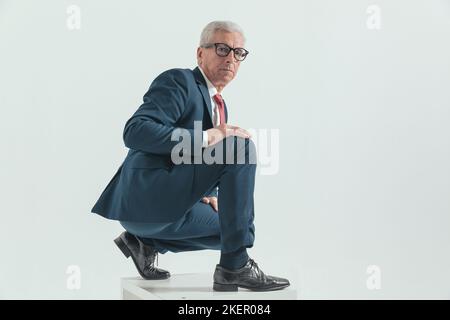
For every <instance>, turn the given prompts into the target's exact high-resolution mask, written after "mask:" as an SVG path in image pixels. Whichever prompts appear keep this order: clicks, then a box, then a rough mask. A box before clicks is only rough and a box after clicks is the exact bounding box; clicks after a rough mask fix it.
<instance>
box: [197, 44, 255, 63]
mask: <svg viewBox="0 0 450 320" xmlns="http://www.w3.org/2000/svg"><path fill="white" fill-rule="evenodd" d="M219 45H224V46H226V47H227V48H228V49H229V51H228V53H227V54H226V55H225V56H223V55H220V54H219V53H218V51H217V50H218V46H219ZM213 46H214V47H215V51H216V54H217V55H218V56H219V57H228V55H229V54H230V52H231V51H233V55H234V57H235V58H236V60H237V61H244V60H245V58H247V56H248V54H249V53H250V52H249V51H248V50H247V49H244V48H232V47H230V46H229V45H227V44H226V43H221V42H216V43H207V44H204V45H202V47H203V48H212V47H213ZM238 49H239V50H244V52H245V55H244V58H242V60H240V59H238V57H236V50H238Z"/></svg>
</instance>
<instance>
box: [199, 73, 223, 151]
mask: <svg viewBox="0 0 450 320" xmlns="http://www.w3.org/2000/svg"><path fill="white" fill-rule="evenodd" d="M198 68H199V69H200V71H201V73H202V75H203V78H205V80H206V85H207V87H208V92H209V98H210V99H211V106H213V109H212V119H211V120H212V123H213V126H214V127H217V126H218V125H219V124H220V116H219V107H218V106H217V103H216V101H215V100H214V98H213V97H214V96H215V95H216V94H217V89H216V87H214V85H213V84H212V83H211V81H209V79H208V77H207V76H206V75H205V73H204V72H203V70H202V68H200V66H199V67H198ZM202 146H203V147H204V148H206V147H207V146H208V132H206V131H203V145H202Z"/></svg>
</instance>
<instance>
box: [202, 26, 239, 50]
mask: <svg viewBox="0 0 450 320" xmlns="http://www.w3.org/2000/svg"><path fill="white" fill-rule="evenodd" d="M217 31H225V32H237V33H240V34H241V36H242V38H244V43H245V36H244V31H243V30H242V28H241V27H240V26H238V25H237V24H236V23H234V22H231V21H212V22H210V23H208V24H207V25H206V27H205V28H203V31H202V34H201V35H200V47H202V46H204V45H206V44H209V43H211V40H212V38H213V36H214V33H216V32H217Z"/></svg>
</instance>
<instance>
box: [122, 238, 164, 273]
mask: <svg viewBox="0 0 450 320" xmlns="http://www.w3.org/2000/svg"><path fill="white" fill-rule="evenodd" d="M114 243H115V244H116V245H117V246H118V247H119V249H120V251H122V253H123V254H124V256H125V257H126V258H127V259H128V258H129V257H130V256H131V259H132V260H133V263H134V266H135V267H136V269H137V271H138V272H139V274H140V275H141V277H142V278H144V279H145V280H165V279H169V278H170V274H169V275H168V276H167V277H165V278H149V277H147V276H145V275H144V274H142V273H141V270H140V269H139V267H138V264H137V263H136V261H135V260H134V257H133V255H132V254H131V251H130V249H128V247H127V245H126V244H125V242H124V241H123V240H122V238H120V237H118V238H116V239H114Z"/></svg>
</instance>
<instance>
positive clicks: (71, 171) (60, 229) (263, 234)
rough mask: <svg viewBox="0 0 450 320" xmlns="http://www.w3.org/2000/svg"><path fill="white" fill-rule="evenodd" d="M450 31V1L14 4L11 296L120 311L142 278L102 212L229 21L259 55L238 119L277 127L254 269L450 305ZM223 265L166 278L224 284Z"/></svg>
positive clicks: (243, 75) (305, 293) (0, 117)
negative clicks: (115, 305)
mask: <svg viewBox="0 0 450 320" xmlns="http://www.w3.org/2000/svg"><path fill="white" fill-rule="evenodd" d="M71 4H75V5H78V6H79V7H80V8H81V29H80V30H69V29H68V28H67V26H66V20H67V17H68V14H67V13H66V9H67V7H68V6H69V5H71ZM371 4H376V5H378V6H379V7H380V8H381V18H382V24H381V29H380V30H369V29H368V28H367V27H366V21H367V19H368V14H367V13H366V9H367V7H368V6H369V5H371ZM449 18H450V1H447V0H433V1H430V0H428V1H423V0H422V1H419V0H416V1H411V0H408V1H406V0H401V1H400V0H396V1H392V0H390V1H388V0H384V1H381V0H380V1H364V0H351V1H350V0H347V1H332V0H328V1H326V0H320V1H318V0H308V1H299V0H295V1H281V0H280V1H242V0H241V1H233V0H230V1H225V2H224V1H211V0H201V1H189V2H188V1H133V2H130V1H106V0H102V1H87V0H84V1H81V0H74V1H60V0H54V1H39V2H38V1H12V0H11V1H4V0H3V1H0V108H1V109H0V110H1V114H0V121H1V127H0V139H1V156H2V157H1V166H0V194H1V201H0V213H1V222H0V243H1V258H0V261H1V263H0V298H32V299H35V298H43V299H47V298H58V299H72V298H73V299H80V298H87V299H91V298H92V299H104V298H112V299H115V298H119V297H120V292H119V278H120V277H122V276H135V275H137V274H136V271H135V268H134V266H133V264H132V262H131V260H126V259H125V258H124V257H123V256H122V254H121V253H120V251H119V250H118V249H117V248H116V247H115V246H114V244H113V242H112V240H113V238H114V237H116V236H117V235H118V234H119V233H120V232H121V230H122V229H121V227H120V225H119V224H118V223H117V222H114V221H107V220H105V219H103V218H101V217H99V216H97V215H93V214H90V213H89V212H90V209H91V208H92V206H93V204H94V203H95V201H96V200H97V198H98V196H99V195H100V193H101V192H102V191H103V189H104V188H105V186H106V184H107V182H109V180H110V179H111V177H112V176H113V174H114V173H115V171H116V170H117V168H118V167H119V165H120V164H121V162H122V160H123V158H124V156H125V155H126V152H127V149H126V148H125V146H124V145H123V141H122V130H123V126H124V124H125V122H126V120H127V119H128V118H129V117H130V116H131V115H132V113H133V112H134V111H135V110H136V109H137V107H138V106H139V105H140V103H141V101H142V96H143V94H144V93H145V92H146V90H147V88H148V86H149V85H150V83H151V81H152V80H153V79H154V78H155V77H156V76H157V75H158V74H159V73H160V72H162V71H164V70H166V69H168V68H173V67H183V68H193V67H195V66H196V59H195V51H196V47H197V44H198V39H199V35H200V32H201V30H202V28H203V27H204V26H205V25H206V24H207V23H208V22H210V21H211V20H217V19H226V20H232V21H235V22H237V23H239V24H240V25H241V26H242V27H243V29H244V30H245V32H246V35H247V38H248V42H247V47H248V49H249V50H250V51H251V54H250V55H249V57H248V60H246V61H245V62H244V63H243V64H242V66H241V69H240V73H239V75H238V77H237V78H236V79H235V80H234V82H233V83H232V84H230V85H229V87H227V88H226V89H225V91H224V97H225V99H226V100H227V104H228V106H229V110H230V121H229V122H230V123H233V124H236V125H240V126H242V127H245V128H266V129H279V130H280V153H279V160H280V170H279V172H278V174H276V175H270V176H267V175H261V174H259V175H258V176H257V186H256V191H255V193H256V194H255V197H256V242H255V247H254V248H253V249H251V250H250V254H251V256H252V257H254V258H255V260H256V261H257V262H259V264H260V266H261V267H262V269H263V270H264V271H266V272H267V273H270V274H274V275H279V276H286V277H289V278H290V279H291V281H292V282H293V283H294V285H295V286H296V287H297V289H299V298H302V299H312V298H318V299H328V298H338V299H348V298H356V299H366V298H367V299H380V298H384V299H393V298H405V299H411V298H425V299H428V298H439V299H441V298H445V299H448V298H450V275H449V272H448V270H449V269H450V258H449V254H448V253H449V249H450V234H449V232H448V231H449V226H450V218H449V212H450V201H449V199H450V197H449V191H450V170H449V165H448V163H450V144H449V138H450V126H449V125H450V114H449V109H450V90H449V81H450V60H449V57H450V42H449V38H450V19H449ZM218 257H219V252H216V251H209V250H208V251H201V252H190V253H182V254H171V253H168V254H166V255H162V256H160V259H159V265H160V266H161V267H164V268H167V269H169V270H170V271H171V272H172V273H187V272H211V273H212V272H213V269H214V266H215V264H216V263H217V261H218ZM69 265H78V266H79V267H80V270H81V288H80V289H79V290H69V289H68V288H67V287H66V281H67V278H68V275H67V274H66V270H67V267H68V266H69ZM369 265H377V266H379V267H380V269H381V289H380V290H368V288H367V287H366V280H367V278H368V277H369V275H368V274H367V272H366V269H367V267H368V266H369Z"/></svg>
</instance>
